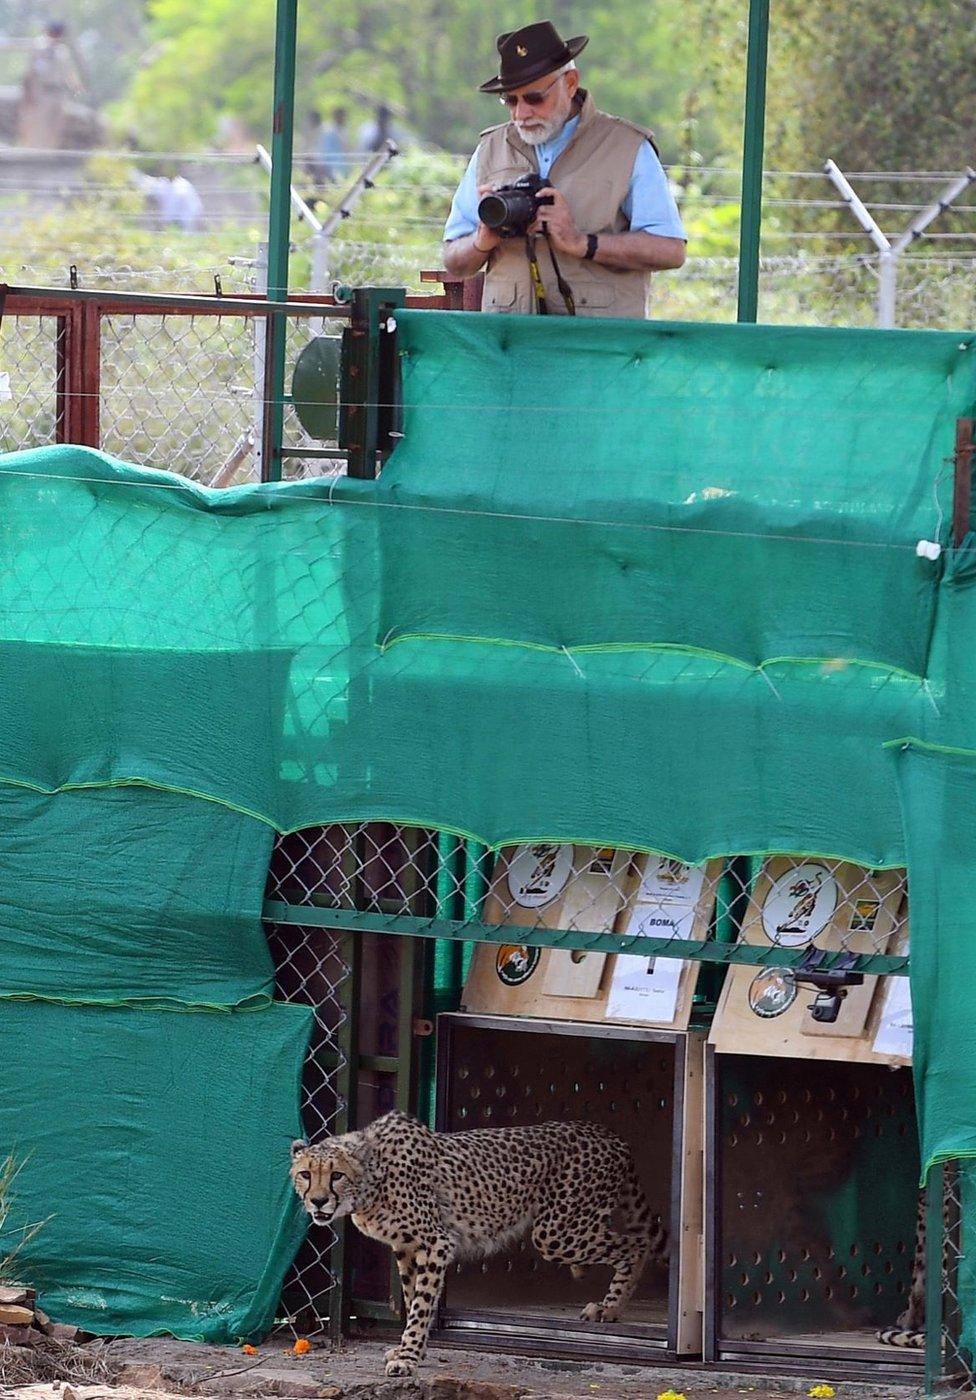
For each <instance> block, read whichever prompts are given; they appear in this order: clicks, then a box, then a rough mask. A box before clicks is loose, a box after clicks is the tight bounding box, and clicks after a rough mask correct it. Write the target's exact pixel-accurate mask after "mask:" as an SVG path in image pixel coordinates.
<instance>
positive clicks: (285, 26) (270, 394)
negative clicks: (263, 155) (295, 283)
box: [261, 0, 298, 481]
mask: <svg viewBox="0 0 976 1400" xmlns="http://www.w3.org/2000/svg"><path fill="white" fill-rule="evenodd" d="M297 29H298V0H278V3H277V12H276V17H275V69H274V116H273V122H272V137H271V162H272V170H271V209H270V212H269V215H268V294H269V296H270V298H271V299H272V300H273V301H286V300H287V299H288V239H289V233H290V227H291V162H292V139H293V134H294V126H295V45H296V33H297ZM285 333H286V319H285V317H284V316H283V315H281V314H274V315H272V316H269V317H268V345H267V350H268V373H267V375H266V376H265V391H266V397H267V399H268V402H267V404H266V406H265V417H264V424H263V427H264V434H263V438H264V441H263V448H264V455H263V460H262V463H261V479H262V480H263V481H278V480H280V479H281V439H282V435H283V432H284V417H285V404H284V397H285Z"/></svg>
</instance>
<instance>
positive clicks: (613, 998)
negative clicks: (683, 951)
mask: <svg viewBox="0 0 976 1400" xmlns="http://www.w3.org/2000/svg"><path fill="white" fill-rule="evenodd" d="M683 967H684V963H683V961H682V960H681V959H680V958H636V957H632V956H630V955H629V954H627V955H621V956H619V957H618V958H617V961H616V963H615V965H614V969H613V978H612V980H611V982H610V993H609V996H608V997H607V1009H606V1012H605V1013H604V1014H605V1015H606V1016H607V1017H611V1018H615V1019H617V1020H624V1021H664V1022H669V1021H673V1020H674V1016H675V1012H676V1011H677V1009H678V984H679V982H680V981H681V969H682V968H683Z"/></svg>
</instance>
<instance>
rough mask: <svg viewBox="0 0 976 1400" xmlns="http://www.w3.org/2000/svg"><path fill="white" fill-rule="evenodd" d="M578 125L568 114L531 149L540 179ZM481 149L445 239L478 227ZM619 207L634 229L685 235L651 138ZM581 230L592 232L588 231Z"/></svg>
mask: <svg viewBox="0 0 976 1400" xmlns="http://www.w3.org/2000/svg"><path fill="white" fill-rule="evenodd" d="M578 126H579V117H571V118H570V120H569V121H568V122H567V123H566V125H565V126H564V127H563V129H562V131H560V132H559V134H558V135H557V136H554V137H553V138H552V140H551V141H544V142H543V143H542V145H541V146H535V147H534V148H533V149H534V150H535V154H536V159H537V161H538V163H539V174H540V175H541V176H542V177H543V179H545V178H546V177H547V176H548V174H549V171H550V170H551V169H552V167H553V164H554V162H555V161H556V160H557V159H558V157H559V156H561V155H562V153H563V151H564V150H565V149H566V147H567V146H568V145H569V143H570V141H571V140H572V139H573V135H574V134H575V131H576V128H577V127H578ZM480 150H481V147H480V146H479V147H478V150H477V151H475V153H474V155H473V156H472V157H471V159H470V160H469V161H468V168H467V170H466V171H465V172H464V175H463V177H462V179H461V183H460V185H458V187H457V191H456V192H455V195H454V198H453V200H452V201H451V212H450V214H449V215H448V219H447V223H446V225H445V227H444V238H445V240H450V239H453V238H463V237H464V236H465V234H468V233H474V231H475V229H476V228H477V227H478V152H479V151H480ZM620 207H621V209H622V211H623V213H624V216H625V217H626V218H627V220H628V222H629V223H630V227H631V230H633V231H640V232H642V233H656V234H659V235H660V236H661V237H662V238H684V237H685V231H684V229H683V228H682V226H681V216H680V214H679V213H678V208H677V205H676V204H675V202H674V196H673V195H672V193H671V188H670V186H669V185H668V177H667V175H665V173H664V167H663V166H662V164H661V162H660V161H659V160H658V158H657V155H656V154H655V151H654V147H653V146H652V145H651V143H650V141H642V142H641V145H640V149H639V150H638V152H637V155H636V157H635V159H634V169H633V171H632V173H631V177H630V186H629V188H628V190H627V194H626V196H625V198H624V201H623V204H622V205H621V206H620ZM583 231H584V232H591V230H583Z"/></svg>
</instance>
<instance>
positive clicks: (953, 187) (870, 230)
mask: <svg viewBox="0 0 976 1400" xmlns="http://www.w3.org/2000/svg"><path fill="white" fill-rule="evenodd" d="M823 171H824V174H825V175H826V176H827V179H828V180H829V181H830V183H831V184H832V185H833V186H834V188H835V189H836V190H837V191H838V193H839V194H840V197H841V199H842V200H843V201H844V203H845V204H846V205H847V207H848V209H850V211H851V213H852V214H853V215H854V217H855V219H857V221H858V223H859V224H860V225H861V227H862V228H863V230H864V232H865V233H866V234H867V235H868V237H869V238H870V239H871V242H872V243H873V244H874V246H875V247H876V248H877V250H878V312H877V322H878V325H879V326H881V327H882V328H884V329H885V330H891V329H892V328H893V327H894V325H895V303H896V294H897V280H898V259H899V258H900V257H901V255H902V253H903V252H904V251H905V249H906V248H908V247H909V246H910V245H911V244H912V243H914V241H915V239H916V238H921V236H922V234H923V233H924V232H925V230H926V229H927V228H928V226H929V224H930V223H931V222H932V220H933V219H937V218H938V217H939V215H940V214H944V213H945V211H946V210H947V209H950V208H951V207H952V205H953V202H954V201H955V200H956V199H958V198H959V196H960V195H961V194H962V193H963V191H964V190H967V189H968V188H969V186H970V185H971V184H972V183H973V182H974V181H976V170H974V169H973V168H972V166H968V165H967V166H966V169H965V170H964V171H963V173H962V174H961V175H959V176H957V177H956V178H955V179H954V180H952V181H951V182H950V183H949V184H948V185H946V187H945V189H944V190H942V191H941V193H940V194H939V195H938V197H937V198H936V199H934V200H933V201H932V203H931V204H929V205H927V206H926V208H925V209H923V210H922V211H921V212H920V213H918V214H916V216H915V218H914V219H912V221H911V223H910V224H909V225H908V227H907V228H906V229H905V231H904V233H902V234H900V235H899V236H898V238H896V239H895V241H894V243H891V242H889V240H888V238H887V237H886V236H885V234H884V233H883V232H882V230H881V229H880V228H879V226H878V223H877V221H876V220H875V219H874V217H873V216H872V215H871V214H870V213H869V211H868V210H867V209H866V208H865V206H864V204H863V203H862V202H861V200H860V199H858V197H857V195H856V194H855V193H854V190H853V188H852V187H851V183H850V181H849V180H848V179H847V177H846V175H845V174H844V173H843V171H842V170H841V169H840V168H839V167H838V166H837V164H836V162H834V161H832V160H826V161H824V166H823Z"/></svg>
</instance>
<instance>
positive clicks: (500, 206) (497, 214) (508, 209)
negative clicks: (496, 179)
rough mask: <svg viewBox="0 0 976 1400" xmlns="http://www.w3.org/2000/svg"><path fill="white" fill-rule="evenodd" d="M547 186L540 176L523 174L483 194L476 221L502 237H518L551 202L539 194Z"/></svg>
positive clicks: (547, 182)
mask: <svg viewBox="0 0 976 1400" xmlns="http://www.w3.org/2000/svg"><path fill="white" fill-rule="evenodd" d="M548 185H549V181H548V180H543V178H542V176H541V175H535V174H532V173H530V174H528V175H523V176H522V177H521V179H519V180H516V181H515V182H514V183H513V184H511V185H502V187H501V189H498V190H492V192H491V194H486V195H485V197H484V199H482V201H481V203H480V204H479V205H478V218H479V219H480V220H481V222H482V223H483V224H484V225H485V227H486V228H490V229H493V230H494V232H495V233H498V234H501V236H502V238H518V237H520V236H521V235H522V234H524V233H525V232H526V231H527V230H528V227H529V225H530V224H532V223H534V222H535V219H536V217H537V215H538V213H539V209H540V207H541V206H542V205H543V204H552V203H553V198H552V195H551V194H549V195H540V194H539V191H540V190H544V189H546V188H547V187H548Z"/></svg>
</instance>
